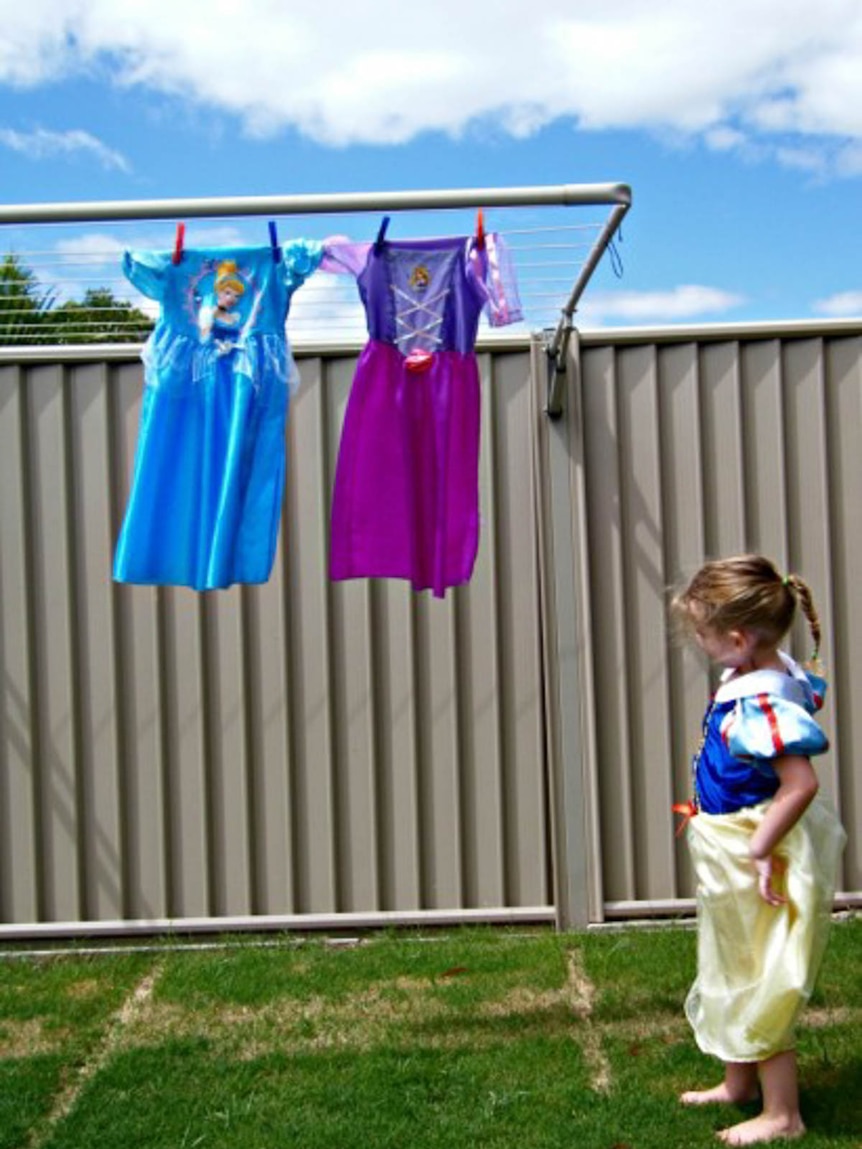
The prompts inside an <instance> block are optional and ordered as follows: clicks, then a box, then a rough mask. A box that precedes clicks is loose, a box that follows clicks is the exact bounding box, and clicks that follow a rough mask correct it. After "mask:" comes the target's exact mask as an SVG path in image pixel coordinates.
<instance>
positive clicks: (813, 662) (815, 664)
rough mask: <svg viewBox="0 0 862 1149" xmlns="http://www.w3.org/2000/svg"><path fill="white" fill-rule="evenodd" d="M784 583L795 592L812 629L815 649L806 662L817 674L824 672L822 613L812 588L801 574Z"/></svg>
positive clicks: (789, 578)
mask: <svg viewBox="0 0 862 1149" xmlns="http://www.w3.org/2000/svg"><path fill="white" fill-rule="evenodd" d="M783 582H784V585H785V586H786V587H787V588H788V589H789V590H791V591H792V592H793V594H794V595H795V596H796V601H797V602H798V603H799V608H800V610H801V611H802V613H803V614H804V615H805V618H806V619H807V621H808V629H809V630H810V631H811V638H812V640H813V642H814V650H813V651H812V652H811V658H810V659H809V660H808V662H807V663H806V665H807V667H808V668H809V670H812V671H813V672H814V673H815V674H822V673H823V667H822V664H821V662H820V642H821V638H822V630H821V627H820V615H819V614H818V613H817V607H816V606H815V605H814V597H813V595H812V594H811V588H810V587H809V585H808V583H807V582H806V581H805V579H803V578H800V576H799V575H796V574H790V575H787V577H786V578H785V579H784V580H783Z"/></svg>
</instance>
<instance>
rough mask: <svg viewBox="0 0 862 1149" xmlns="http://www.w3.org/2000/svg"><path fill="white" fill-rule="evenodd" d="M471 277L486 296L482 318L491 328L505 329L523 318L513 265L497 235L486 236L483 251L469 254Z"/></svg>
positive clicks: (493, 233)
mask: <svg viewBox="0 0 862 1149" xmlns="http://www.w3.org/2000/svg"><path fill="white" fill-rule="evenodd" d="M470 259H471V261H472V265H473V270H474V274H475V275H476V278H477V280H478V282H480V283H481V284H482V286H483V288H484V290H485V293H486V296H487V298H486V300H485V315H486V317H487V319H488V322H489V323H490V325H491V326H492V327H505V326H506V325H507V324H509V323H518V322H519V321H520V320H521V319H523V317H524V316H523V312H522V310H521V299H520V296H519V295H518V281H517V279H516V277H515V264H514V262H513V260H512V255H511V252H510V251H509V248H508V246H507V244H506V241H505V240H504V239H503V237H502V236H501V235H500V234H499V233H498V232H491V233H490V234H489V235H486V236H485V248H484V250H479V249H478V248H476V247H473V248H472V250H471V253H470Z"/></svg>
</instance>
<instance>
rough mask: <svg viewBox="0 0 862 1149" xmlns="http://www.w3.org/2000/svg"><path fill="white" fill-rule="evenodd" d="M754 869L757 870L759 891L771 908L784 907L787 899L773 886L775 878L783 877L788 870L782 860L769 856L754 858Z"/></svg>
mask: <svg viewBox="0 0 862 1149" xmlns="http://www.w3.org/2000/svg"><path fill="white" fill-rule="evenodd" d="M752 861H753V862H754V868H755V870H757V889H758V892H759V894H760V896H761V897H762V898H763V900H764V901H765V902H768V903H769V905H770V906H783V905H784V904H785V903H786V902H787V898H786V897H784V895H783V894H779V893H778V891H777V890H776V889H775V887H774V886H773V884H772V880H773V878H774V877H775V878H777V877H779V876H780V875H782V874H783V873H784V871H785V869H786V866H785V864H784V862H782V861H781V859H780V858H776V857H774V856H773V855H772V854H767V856H766V857H765V858H753V859H752Z"/></svg>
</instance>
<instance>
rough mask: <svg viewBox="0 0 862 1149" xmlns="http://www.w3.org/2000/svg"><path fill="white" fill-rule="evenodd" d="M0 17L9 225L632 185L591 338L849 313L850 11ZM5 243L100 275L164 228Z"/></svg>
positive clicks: (114, 12) (29, 10)
mask: <svg viewBox="0 0 862 1149" xmlns="http://www.w3.org/2000/svg"><path fill="white" fill-rule="evenodd" d="M4 7H5V9H6V10H5V11H4V16H3V26H2V39H0V202H2V203H5V204H11V203H30V202H43V201H47V202H57V201H77V200H104V199H118V200H128V199H135V200H138V199H147V198H172V197H210V196H237V195H281V194H284V195H292V194H296V193H305V192H309V193H315V192H350V191H368V190H379V191H385V190H400V189H424V188H446V187H488V186H507V187H516V186H523V185H531V186H532V185H540V184H555V185H556V184H572V183H593V182H602V183H603V182H608V181H613V182H616V181H621V182H625V183H629V184H630V185H631V187H632V189H633V194H634V206H633V208H632V210H631V212H630V213H629V215H628V217H627V219H626V222H625V224H624V229H623V240H622V243H621V245H620V247H619V250H620V254H621V256H622V259H623V265H624V274H623V276H622V278H618V277H617V276H616V275H614V274H613V271H612V268H611V266H610V263H609V261H607V260H605V261H603V263H602V265H601V267H600V268H599V270H598V272H597V273H596V275H595V276H594V278H593V281H592V282H591V284H590V287H589V289H588V291H587V293H586V296H585V298H584V300H583V304H582V306H581V309H580V313H579V322H580V324H581V325H582V326H585V327H595V326H600V325H620V324H624V325H630V324H634V325H642V324H655V323H666V322H684V323H690V322H691V323H693V322H736V321H749V320H761V319H777V320H794V319H807V318H821V317H829V318H831V317H836V318H838V317H856V316H860V315H862V229H860V227H859V224H858V218H857V217H858V209H859V205H860V193H862V5H859V3H858V0H819V2H818V3H817V4H816V5H815V4H811V3H810V0H805V2H804V3H803V2H802V0H780V2H778V0H719V2H714V0H700V2H699V3H697V4H694V3H692V2H691V0H652V2H650V3H647V2H645V0H617V2H616V3H615V4H614V5H613V6H602V5H597V4H595V3H592V4H587V3H583V2H581V0H565V2H563V0H540V2H539V3H538V4H536V3H533V4H529V3H526V2H524V0H500V2H499V3H497V4H496V5H493V6H490V5H486V4H481V5H480V4H474V5H470V4H467V5H465V4H464V3H463V0H462V2H461V3H455V2H454V0H429V2H426V3H425V4H424V5H422V6H421V8H416V7H413V6H410V7H408V6H406V5H404V4H403V2H396V0H363V3H362V4H361V5H360V4H356V5H351V6H347V5H345V4H344V3H343V0H317V2H316V3H310V2H308V0H294V2H292V3H286V2H285V3H281V2H279V0H243V3H241V4H237V3H233V4H228V3H226V2H224V0H210V2H208V3H202V2H199V0H172V2H170V3H168V2H167V0H149V2H148V3H147V4H141V3H138V0H28V2H27V3H25V4H21V5H17V6H15V7H14V8H13V7H12V5H6V6H4ZM604 8H608V9H609V10H608V11H607V12H605V11H603V9H604ZM578 210H580V209H578ZM565 214H566V220H571V221H572V222H577V220H576V215H577V213H576V212H575V211H573V210H571V209H570V210H569V211H568V212H567V213H565ZM490 215H491V218H490V224H491V226H498V227H499V228H500V230H501V231H502V232H503V233H504V234H507V230H508V229H509V228H510V227H511V228H512V229H513V230H517V229H518V228H519V227H520V226H521V225H522V224H523V222H524V220H525V219H526V220H527V222H528V223H531V222H532V223H536V224H538V225H539V226H540V227H544V226H545V225H546V224H549V225H552V224H553V223H554V222H556V221H557V220H558V219H559V218H561V217H560V214H559V213H557V214H556V215H555V214H554V213H552V212H549V211H546V212H545V213H544V214H542V213H533V214H532V215H529V216H524V217H521V218H519V217H517V216H515V215H510V216H507V215H506V214H505V213H500V214H499V218H495V217H494V214H493V213H490ZM590 218H591V219H592V218H595V215H593V216H591V217H590ZM338 222H339V224H340V223H342V222H343V221H338ZM459 222H460V221H459ZM376 223H377V220H376V218H375V219H373V220H372V219H367V218H363V219H359V220H353V221H351V232H352V234H354V235H355V236H356V237H357V238H365V237H367V236H369V235H371V234H373V232H374V230H375V229H376ZM331 224H332V221H329V220H314V221H311V220H309V219H308V218H307V217H304V218H303V219H302V220H300V221H297V222H296V223H295V226H294V221H286V222H285V223H284V224H282V230H284V228H293V230H295V231H296V232H297V233H299V234H321V235H323V234H327V232H328V231H330V230H332V226H331ZM249 226H250V225H248V223H247V221H246V222H245V223H243V224H242V225H240V224H236V225H235V226H234V225H231V224H230V222H229V221H228V222H226V223H222V224H220V225H219V226H218V227H216V226H214V225H213V224H212V223H210V224H209V225H207V226H204V224H201V225H199V226H198V225H194V224H192V223H190V225H189V238H190V240H191V241H192V242H194V241H195V236H196V232H195V230H194V229H195V228H197V235H198V236H199V241H200V242H203V241H212V240H214V239H219V238H221V239H223V240H224V241H225V242H232V241H233V240H234V239H235V238H236V239H239V238H241V237H244V236H248V235H249V234H251V233H250V231H249ZM431 226H433V229H434V230H435V231H437V232H440V231H444V230H447V228H446V226H445V221H441V220H439V219H438V220H436V221H434V222H433V224H432V225H431ZM251 227H252V232H253V229H255V228H256V229H258V230H259V231H260V232H261V236H260V238H261V241H262V242H263V241H265V227H264V224H263V223H262V222H261V221H257V222H256V223H255V224H253V225H251ZM397 228H398V232H397V234H398V235H400V236H406V235H408V234H428V231H429V222H428V221H426V220H424V219H420V218H409V217H405V218H403V219H399V220H398V221H397ZM0 230H3V231H4V234H3V235H2V236H0V244H2V249H3V250H9V249H10V248H11V249H13V250H17V251H20V252H29V251H40V252H45V251H51V250H54V249H55V248H60V247H62V246H63V245H65V246H66V248H67V249H68V248H69V245H70V244H73V243H74V242H77V243H78V244H79V245H80V246H81V249H83V248H85V247H86V245H87V244H90V245H91V246H97V245H98V244H99V243H100V242H102V243H104V244H105V251H106V258H109V257H110V258H112V257H113V255H114V253H115V249H116V250H119V249H120V248H121V247H122V246H124V245H126V244H127V243H128V244H129V245H137V246H139V245H140V244H141V243H150V244H152V245H153V246H159V245H162V246H166V245H167V243H168V242H169V239H168V236H169V232H170V230H171V229H169V228H168V227H167V225H165V224H161V225H159V226H158V227H155V226H150V227H144V226H143V225H142V224H138V225H135V226H134V227H132V226H131V225H129V226H128V227H127V228H126V229H125V230H123V229H114V230H111V229H110V228H100V227H98V226H97V225H79V226H78V227H76V228H67V229H60V228H53V227H51V228H44V229H41V231H39V232H38V233H37V232H33V231H27V232H25V231H23V230H22V229H20V228H12V227H10V226H7V227H6V228H5V229H0ZM338 230H343V228H342V227H340V226H339V228H338ZM452 230H457V228H456V227H455V226H454V224H453V228H452ZM518 258H519V259H520V258H522V257H521V256H520V254H519V255H518ZM516 262H517V260H516ZM47 273H48V274H50V272H47ZM563 302H564V299H563V298H561V299H560V304H562V303H563Z"/></svg>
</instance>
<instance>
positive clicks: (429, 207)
mask: <svg viewBox="0 0 862 1149" xmlns="http://www.w3.org/2000/svg"><path fill="white" fill-rule="evenodd" d="M631 203H632V192H631V188H630V187H629V185H628V184H623V183H602V184H558V185H547V186H535V187H514V188H499V187H493V188H449V189H431V190H426V191H389V192H345V193H334V194H316V195H289V196H223V197H213V198H207V199H188V198H183V199H158V200H155V199H154V200H102V201H99V200H95V201H89V202H87V201H80V202H77V203H76V202H70V203H31V204H0V225H3V224H49V223H52V224H68V223H107V222H119V221H133V220H154V219H174V220H180V219H184V220H189V219H205V218H216V217H230V216H270V217H275V216H290V215H323V214H348V213H361V212H375V213H379V212H390V211H433V210H445V209H456V208H472V209H483V210H487V209H488V208H517V207H573V206H584V207H610V208H611V211H610V213H609V216H608V219H607V221H606V222H605V224H604V226H603V227H602V228H601V230H600V232H599V234H598V236H597V238H596V240H595V241H594V243H593V244H592V247H591V248H590V250H589V254H588V256H587V258H586V259H585V261H584V263H583V264H582V266H581V268H580V271H579V273H578V276H577V279H576V280H575V283H574V286H573V288H572V291H571V294H570V295H569V298H568V300H567V302H566V304H565V306H564V307H563V308H562V310H561V313H560V319H559V322H558V324H557V326H556V329H553V330H551V329H548V331H547V332H546V338H545V350H546V353H547V361H548V401H547V405H546V408H545V410H546V412H547V414H548V415H549V416H551V417H552V418H556V417H557V416H559V415H560V414H561V413H562V395H563V385H564V380H565V373H566V362H567V354H568V348H569V343H570V341H571V336H572V331H573V330H574V323H573V317H574V314H575V311H576V309H577V306H578V302H579V300H580V299H581V296H582V295H583V293H584V291H585V289H586V287H587V284H588V283H589V281H590V278H591V276H592V274H593V272H594V271H595V269H596V267H597V265H598V263H599V261H600V260H601V258H602V256H603V255H604V253H605V251H606V250H607V249H608V247H609V246H610V245H611V244H612V241H613V237H614V235H615V234H616V232H617V231H618V230H619V228H620V225H621V223H622V220H623V217H624V216H625V214H626V212H627V211H628V210H629V208H630V207H631ZM181 226H183V230H184V225H181ZM274 227H275V224H274V223H272V224H271V226H270V230H271V231H272V229H273V228H274ZM178 243H179V248H178V251H179V253H180V254H181V252H182V239H181V238H180V239H179V240H178Z"/></svg>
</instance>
